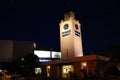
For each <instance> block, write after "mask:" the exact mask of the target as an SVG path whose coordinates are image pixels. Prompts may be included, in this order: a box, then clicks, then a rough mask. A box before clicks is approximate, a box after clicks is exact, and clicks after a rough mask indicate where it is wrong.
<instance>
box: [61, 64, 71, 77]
mask: <svg viewBox="0 0 120 80" xmlns="http://www.w3.org/2000/svg"><path fill="white" fill-rule="evenodd" d="M69 72H73V65H63V66H62V77H66V78H67V77H69Z"/></svg>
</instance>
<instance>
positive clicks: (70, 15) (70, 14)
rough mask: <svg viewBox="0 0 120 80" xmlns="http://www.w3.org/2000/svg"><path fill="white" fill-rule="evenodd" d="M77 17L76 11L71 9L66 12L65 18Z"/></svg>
mask: <svg viewBox="0 0 120 80" xmlns="http://www.w3.org/2000/svg"><path fill="white" fill-rule="evenodd" d="M69 19H75V16H74V12H73V11H69V12H66V13H65V14H64V20H65V21H66V20H69Z"/></svg>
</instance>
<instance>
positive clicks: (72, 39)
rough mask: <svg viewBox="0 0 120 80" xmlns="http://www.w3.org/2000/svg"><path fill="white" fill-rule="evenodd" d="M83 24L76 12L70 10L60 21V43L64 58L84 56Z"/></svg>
mask: <svg viewBox="0 0 120 80" xmlns="http://www.w3.org/2000/svg"><path fill="white" fill-rule="evenodd" d="M80 26H81V24H80V23H79V21H78V20H76V19H75V16H74V13H73V12H72V11H71V12H68V13H66V14H65V15H64V20H61V23H60V43H61V53H62V59H72V58H74V57H80V56H83V49H82V35H81V27H80Z"/></svg>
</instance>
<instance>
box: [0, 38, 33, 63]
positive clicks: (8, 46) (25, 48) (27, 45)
mask: <svg viewBox="0 0 120 80" xmlns="http://www.w3.org/2000/svg"><path fill="white" fill-rule="evenodd" d="M33 52H34V42H33V41H14V40H0V62H12V61H20V60H21V58H22V57H24V56H25V55H27V54H29V53H33Z"/></svg>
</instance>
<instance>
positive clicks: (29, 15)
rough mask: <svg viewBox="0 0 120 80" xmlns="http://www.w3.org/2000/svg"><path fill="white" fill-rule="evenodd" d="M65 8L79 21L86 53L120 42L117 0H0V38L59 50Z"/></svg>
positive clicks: (119, 12)
mask: <svg viewBox="0 0 120 80" xmlns="http://www.w3.org/2000/svg"><path fill="white" fill-rule="evenodd" d="M68 10H73V11H74V12H75V17H76V19H77V20H79V22H80V23H81V25H82V26H81V30H82V40H83V50H84V53H85V54H87V53H90V52H93V53H94V52H95V53H96V52H97V53H99V54H103V53H104V51H105V49H106V48H107V47H110V46H116V45H120V2H119V1H116V0H55V1H50V0H3V1H0V27H1V29H0V36H1V37H0V39H7V40H9V39H12V40H33V41H35V42H36V43H37V45H38V46H39V47H40V48H41V49H50V48H53V49H57V50H59V48H60V40H59V39H60V38H59V23H60V21H61V20H62V19H63V18H64V13H65V12H66V11H68Z"/></svg>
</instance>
